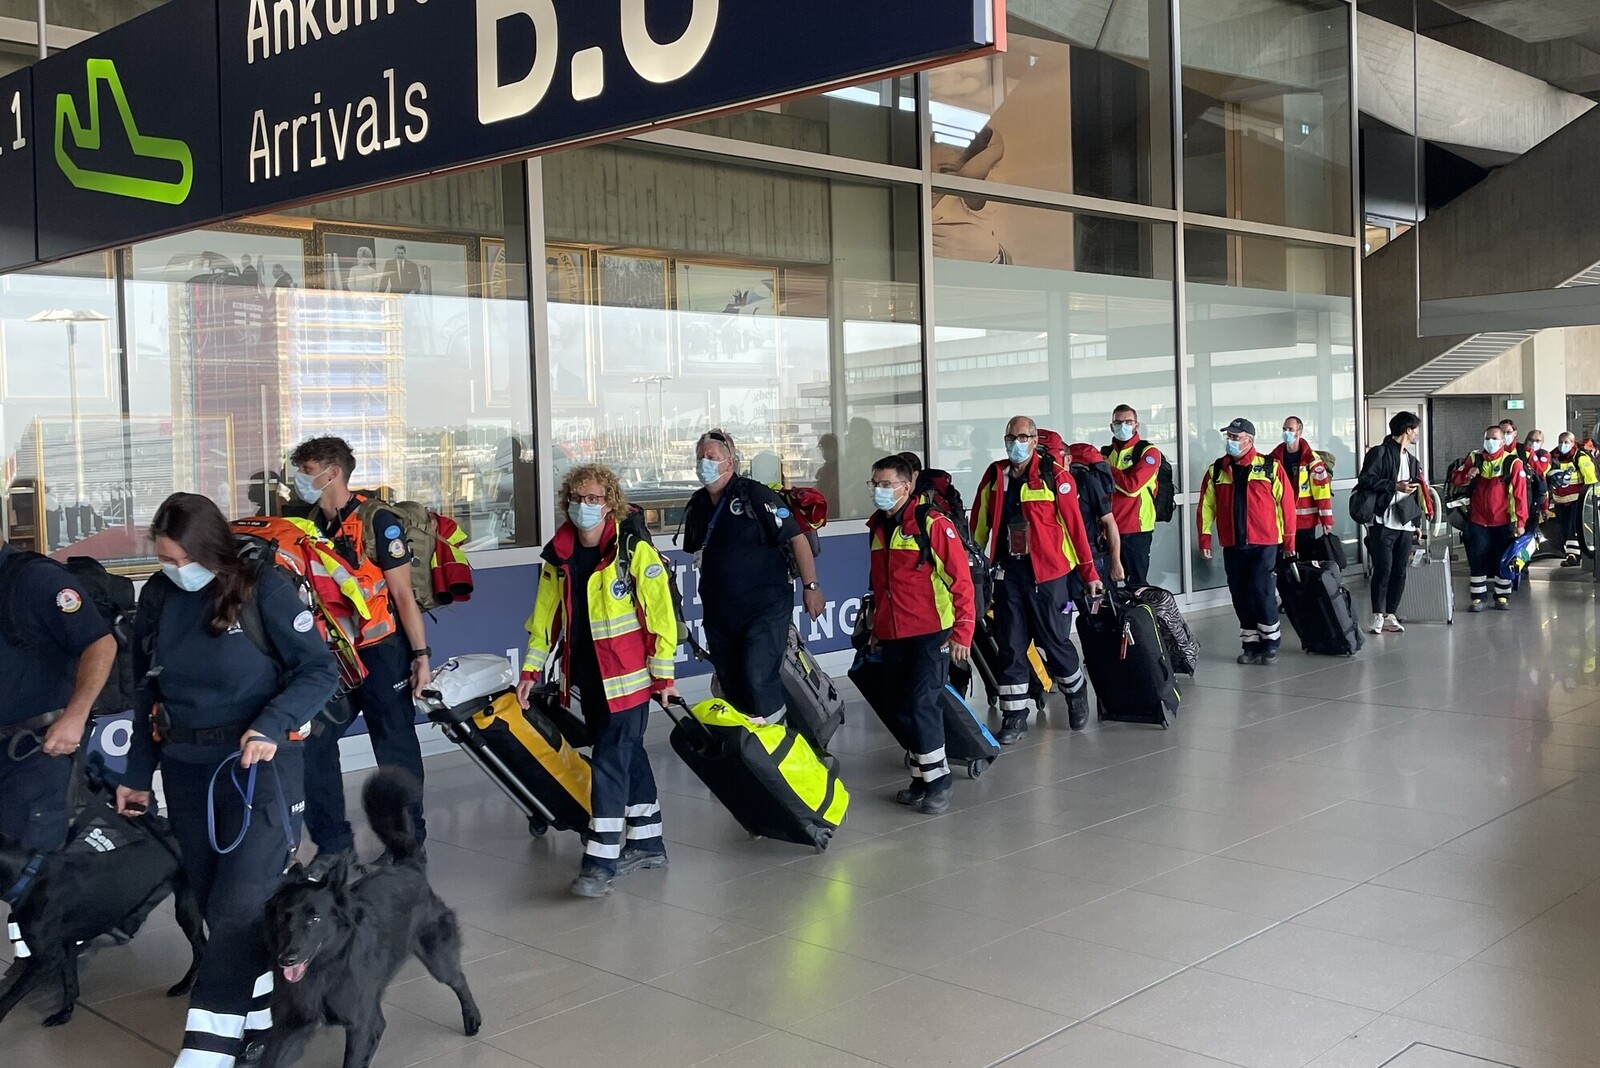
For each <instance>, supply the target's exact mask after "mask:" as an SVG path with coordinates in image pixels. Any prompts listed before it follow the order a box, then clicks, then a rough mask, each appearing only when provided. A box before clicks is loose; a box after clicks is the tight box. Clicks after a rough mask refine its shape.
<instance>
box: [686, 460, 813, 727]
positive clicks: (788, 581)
mask: <svg viewBox="0 0 1600 1068" xmlns="http://www.w3.org/2000/svg"><path fill="white" fill-rule="evenodd" d="M695 457H696V461H697V464H696V474H697V475H698V476H699V478H700V483H701V485H702V486H704V487H705V488H704V489H702V490H700V491H698V492H697V493H695V495H694V496H693V497H691V498H689V505H688V508H687V510H686V511H685V513H684V519H683V526H684V542H683V547H684V549H686V550H687V551H688V552H691V553H694V554H695V561H696V563H697V564H698V566H699V572H700V602H701V604H703V605H704V606H705V635H706V648H707V650H708V651H709V652H710V653H711V663H712V664H713V665H714V666H715V667H716V669H717V679H718V681H719V682H720V683H721V685H722V693H723V696H724V697H725V698H726V699H727V701H728V703H729V704H731V705H733V707H734V708H737V709H738V710H739V711H741V712H743V713H744V714H745V715H747V716H753V717H755V718H757V719H767V720H772V721H775V720H777V719H779V718H781V714H782V710H783V682H782V679H781V678H780V676H779V670H780V668H781V666H782V663H783V653H784V647H785V645H786V643H787V642H788V637H789V626H790V620H791V618H792V616H793V614H794V577H795V576H798V577H799V578H800V581H801V583H802V584H803V586H804V592H803V594H802V600H803V602H804V604H805V609H806V613H807V614H808V615H809V616H811V618H812V619H816V618H817V617H818V616H820V615H821V614H822V610H823V606H824V602H823V597H822V587H821V585H820V584H819V583H818V582H817V569H816V561H815V560H814V559H813V558H812V555H811V546H810V543H809V542H807V540H806V536H805V533H804V532H803V531H802V530H801V529H800V525H799V524H798V523H797V522H795V519H794V517H793V516H792V515H790V514H789V509H788V507H787V506H786V505H785V504H784V502H783V498H782V497H779V496H778V494H777V493H776V492H774V491H773V490H772V489H771V488H769V487H767V486H765V485H762V484H761V483H759V482H756V481H754V480H752V479H748V478H744V477H741V476H739V475H737V474H735V473H734V446H733V439H732V438H730V437H729V436H728V435H727V434H725V433H723V432H722V431H720V430H713V431H710V432H709V433H706V434H703V435H701V437H700V441H699V443H698V444H697V445H696V446H695Z"/></svg>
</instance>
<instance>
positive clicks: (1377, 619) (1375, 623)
mask: <svg viewBox="0 0 1600 1068" xmlns="http://www.w3.org/2000/svg"><path fill="white" fill-rule="evenodd" d="M1370 630H1371V631H1372V633H1373V634H1382V633H1383V613H1381V612H1376V613H1373V616H1372V626H1371V628H1370Z"/></svg>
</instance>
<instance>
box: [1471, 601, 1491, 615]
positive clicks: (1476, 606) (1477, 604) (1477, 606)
mask: <svg viewBox="0 0 1600 1068" xmlns="http://www.w3.org/2000/svg"><path fill="white" fill-rule="evenodd" d="M1487 607H1489V606H1488V605H1486V604H1484V603H1483V602H1482V601H1478V600H1474V601H1473V602H1472V607H1471V608H1468V609H1467V611H1469V612H1481V611H1483V610H1484V609H1485V608H1487Z"/></svg>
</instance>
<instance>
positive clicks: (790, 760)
mask: <svg viewBox="0 0 1600 1068" xmlns="http://www.w3.org/2000/svg"><path fill="white" fill-rule="evenodd" d="M667 715H668V716H670V717H671V718H672V723H673V727H672V734H671V736H670V738H669V741H670V742H671V743H672V749H673V752H675V753H677V754H678V756H680V757H682V758H683V762H684V763H685V764H687V765H689V770H691V771H693V772H694V773H695V775H697V776H698V777H699V779H700V781H701V782H703V783H705V784H706V786H707V787H708V788H709V789H710V790H711V792H712V793H713V794H714V795H716V798H717V800H718V801H721V802H722V805H723V807H724V808H726V809H727V810H728V812H729V813H730V814H731V815H732V816H733V818H734V819H736V820H738V821H739V825H740V826H741V827H743V828H744V829H745V830H746V831H749V832H750V834H752V835H754V836H755V837H758V838H774V839H777V840H778V841H782V842H794V843H796V844H797V845H808V846H810V847H812V848H813V849H815V850H816V851H817V852H818V853H821V852H823V851H824V850H826V849H827V848H828V843H829V842H830V841H831V840H832V839H833V832H834V830H835V829H837V828H838V826H839V825H840V824H841V823H843V822H844V817H845V813H846V811H847V810H848V809H849V807H850V792H849V791H848V790H846V789H845V786H844V783H843V782H841V781H840V779H839V775H838V773H837V772H836V771H833V770H831V769H829V768H828V767H826V766H825V765H824V764H823V763H822V761H821V760H820V759H818V757H817V754H816V752H815V751H814V750H813V749H812V748H811V745H810V743H808V742H807V741H806V739H805V737H804V736H803V735H801V733H800V732H799V731H797V730H794V729H792V728H790V727H786V726H784V725H783V724H781V723H766V724H757V723H756V722H755V721H754V720H752V719H751V718H750V717H749V716H746V715H745V714H744V713H742V712H739V711H738V710H737V709H735V708H734V707H733V706H732V705H730V704H728V703H727V702H726V701H720V700H710V701H702V702H700V703H699V704H698V705H695V706H694V708H692V709H691V708H690V707H689V705H688V704H687V703H686V702H685V701H683V700H682V699H681V698H674V699H672V700H671V701H670V702H668V704H667Z"/></svg>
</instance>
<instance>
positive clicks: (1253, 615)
mask: <svg viewBox="0 0 1600 1068" xmlns="http://www.w3.org/2000/svg"><path fill="white" fill-rule="evenodd" d="M1222 433H1223V434H1224V435H1225V436H1226V437H1227V451H1226V452H1225V453H1224V455H1223V456H1222V458H1221V459H1219V460H1217V461H1216V462H1215V463H1214V464H1212V465H1211V466H1210V467H1208V468H1207V469H1206V473H1205V477H1204V478H1203V479H1201V481H1200V555H1201V556H1204V557H1205V558H1206V559H1207V560H1209V559H1211V542H1212V535H1211V528H1212V527H1213V526H1215V527H1216V531H1217V533H1216V540H1217V541H1219V542H1221V543H1222V563H1223V566H1224V567H1225V568H1226V570H1227V573H1228V593H1229V594H1230V595H1231V596H1232V598H1233V612H1234V615H1236V616H1238V617H1239V641H1240V644H1241V645H1243V646H1244V651H1243V652H1242V653H1240V654H1239V656H1238V658H1237V660H1236V661H1235V663H1239V664H1276V663H1277V662H1278V645H1279V643H1280V642H1281V641H1282V638H1283V624H1282V622H1281V621H1280V620H1279V618H1278V593H1277V573H1278V554H1279V552H1280V550H1281V551H1282V553H1283V554H1284V556H1285V557H1289V556H1293V555H1294V534H1295V520H1294V500H1295V498H1294V491H1293V490H1292V489H1291V488H1290V487H1289V479H1288V477H1287V476H1286V475H1285V474H1284V470H1283V465H1282V464H1280V463H1278V462H1277V461H1276V460H1274V459H1272V457H1270V456H1263V455H1261V454H1260V453H1258V452H1257V451H1256V427H1255V424H1254V423H1252V422H1251V421H1250V420H1248V419H1235V420H1234V421H1233V422H1231V423H1229V424H1228V425H1227V426H1225V427H1223V428H1222Z"/></svg>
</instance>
